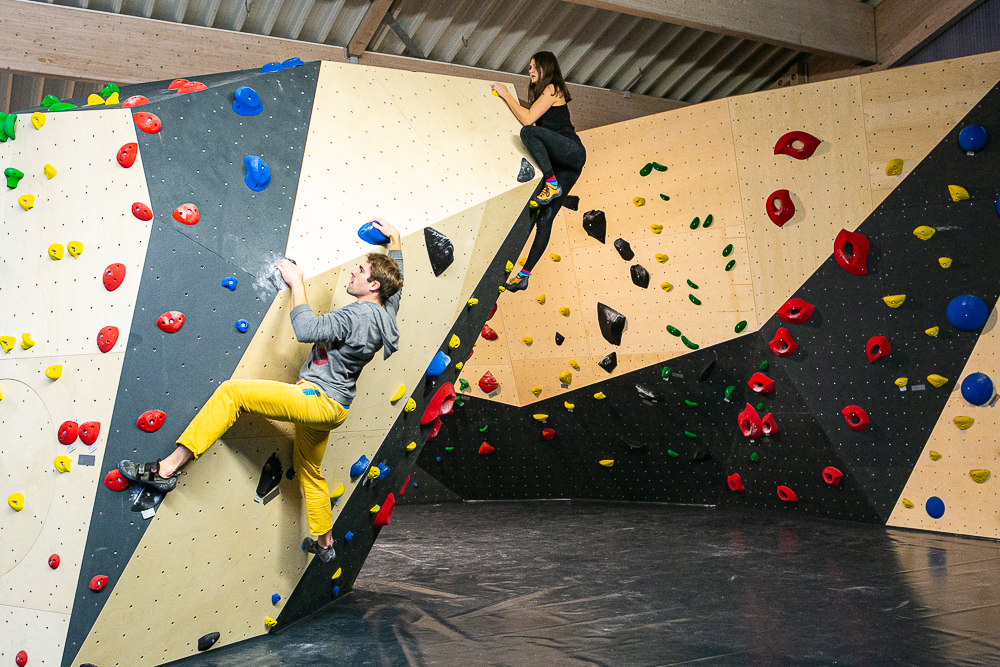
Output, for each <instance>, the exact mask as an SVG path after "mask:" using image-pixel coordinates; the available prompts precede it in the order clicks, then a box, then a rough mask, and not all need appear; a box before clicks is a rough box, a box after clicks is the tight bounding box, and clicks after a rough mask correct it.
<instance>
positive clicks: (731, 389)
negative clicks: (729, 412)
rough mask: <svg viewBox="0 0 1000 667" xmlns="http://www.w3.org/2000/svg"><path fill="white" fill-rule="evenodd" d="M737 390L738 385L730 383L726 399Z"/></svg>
mask: <svg viewBox="0 0 1000 667" xmlns="http://www.w3.org/2000/svg"><path fill="white" fill-rule="evenodd" d="M735 392H736V387H735V386H734V385H729V386H728V387H726V400H727V401H728V400H729V399H731V398H732V397H733V394H734V393H735Z"/></svg>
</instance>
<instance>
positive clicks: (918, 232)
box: [913, 225, 934, 241]
mask: <svg viewBox="0 0 1000 667" xmlns="http://www.w3.org/2000/svg"><path fill="white" fill-rule="evenodd" d="M913 235H914V236H916V237H917V238H918V239H920V240H921V241H926V240H928V239H929V238H930V237H932V236H934V228H933V227H928V226H927V225H920V226H919V227H917V228H916V229H914V230H913Z"/></svg>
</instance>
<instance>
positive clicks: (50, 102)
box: [42, 95, 59, 108]
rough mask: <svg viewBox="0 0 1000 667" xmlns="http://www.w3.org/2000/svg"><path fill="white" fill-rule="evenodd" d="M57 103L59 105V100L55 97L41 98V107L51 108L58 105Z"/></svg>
mask: <svg viewBox="0 0 1000 667" xmlns="http://www.w3.org/2000/svg"><path fill="white" fill-rule="evenodd" d="M58 103H59V98H58V97H56V96H55V95H46V96H45V97H43V98H42V106H43V107H46V108H48V107H50V106H52V105H53V104H58Z"/></svg>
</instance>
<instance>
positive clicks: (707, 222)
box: [701, 213, 715, 229]
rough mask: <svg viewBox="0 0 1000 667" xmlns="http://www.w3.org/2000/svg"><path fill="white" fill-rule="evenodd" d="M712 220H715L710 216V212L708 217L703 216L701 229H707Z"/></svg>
mask: <svg viewBox="0 0 1000 667" xmlns="http://www.w3.org/2000/svg"><path fill="white" fill-rule="evenodd" d="M713 222H715V218H714V217H712V214H711V213H709V214H708V217H706V218H705V222H703V223H701V228H702V229H708V228H709V227H711V226H712V223H713Z"/></svg>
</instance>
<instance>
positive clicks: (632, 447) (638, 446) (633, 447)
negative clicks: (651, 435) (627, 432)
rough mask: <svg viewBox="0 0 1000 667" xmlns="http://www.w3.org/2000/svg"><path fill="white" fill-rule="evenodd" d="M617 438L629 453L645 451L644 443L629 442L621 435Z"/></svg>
mask: <svg viewBox="0 0 1000 667" xmlns="http://www.w3.org/2000/svg"><path fill="white" fill-rule="evenodd" d="M619 437H620V438H621V439H622V442H624V443H625V446H626V447H628V449H629V451H630V452H641V451H643V450H645V449H646V443H644V442H636V441H635V440H629V439H628V438H626V437H625V436H623V435H622V436H619Z"/></svg>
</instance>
